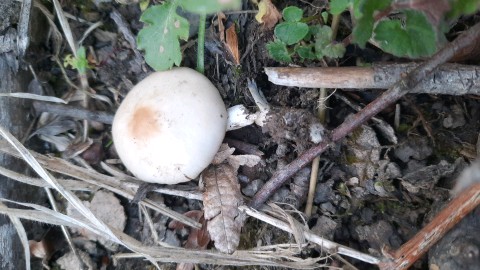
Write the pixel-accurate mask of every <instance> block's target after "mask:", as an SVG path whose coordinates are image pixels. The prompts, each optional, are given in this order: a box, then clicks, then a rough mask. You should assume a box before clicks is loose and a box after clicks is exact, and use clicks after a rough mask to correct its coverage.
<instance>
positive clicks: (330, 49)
mask: <svg viewBox="0 0 480 270" xmlns="http://www.w3.org/2000/svg"><path fill="white" fill-rule="evenodd" d="M345 51H346V49H345V47H344V46H343V44H341V43H337V44H333V43H330V44H328V45H327V46H325V48H324V49H323V51H322V52H323V55H325V56H326V57H330V58H342V57H343V55H344V54H345Z"/></svg>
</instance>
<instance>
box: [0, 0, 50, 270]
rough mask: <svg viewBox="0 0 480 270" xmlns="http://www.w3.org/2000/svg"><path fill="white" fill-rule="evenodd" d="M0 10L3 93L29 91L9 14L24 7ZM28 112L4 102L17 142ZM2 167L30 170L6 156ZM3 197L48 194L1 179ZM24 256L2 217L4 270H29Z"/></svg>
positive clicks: (0, 261)
mask: <svg viewBox="0 0 480 270" xmlns="http://www.w3.org/2000/svg"><path fill="white" fill-rule="evenodd" d="M0 7H1V8H0V22H1V23H2V25H3V26H4V27H6V29H5V31H2V33H5V35H3V36H2V35H0V93H12V92H21V91H23V89H27V86H28V83H29V81H30V76H29V74H28V73H27V72H26V71H23V70H18V67H19V62H18V60H17V57H18V54H17V53H18V51H19V50H20V53H22V50H23V49H24V48H25V43H22V44H19V45H20V46H21V48H17V47H16V46H17V43H16V41H17V39H18V38H20V39H22V37H18V36H17V29H15V28H13V27H11V26H13V25H17V24H18V23H19V22H18V21H16V20H17V19H18V18H15V17H11V16H10V15H8V14H7V13H8V11H9V10H10V11H11V10H16V11H17V13H18V14H20V8H21V3H19V2H18V1H15V0H2V1H1V3H0ZM22 25H23V27H25V22H24V21H22ZM20 30H22V29H20ZM22 31H24V30H22ZM22 31H20V32H22ZM21 34H22V33H21ZM23 36H24V33H23ZM23 38H24V37H23ZM28 109H29V103H28V102H26V101H25V100H21V99H14V98H0V125H2V126H3V127H5V128H6V129H8V130H9V131H10V132H11V133H12V134H13V135H14V136H16V137H17V138H20V139H21V138H23V137H24V136H25V132H26V130H27V127H28V123H29V121H31V119H28V120H27V115H28ZM0 166H2V167H6V168H9V169H11V170H16V171H20V172H25V170H27V166H26V165H25V163H23V162H19V161H18V159H15V158H13V157H11V156H8V155H5V154H0ZM0 197H1V198H7V199H10V200H15V201H22V202H29V203H39V202H43V201H44V199H43V198H44V192H41V191H39V188H37V187H32V186H29V185H26V184H23V183H20V182H17V181H14V180H12V179H8V178H6V177H3V176H0ZM24 226H25V229H26V231H27V232H28V234H29V236H30V237H32V236H33V237H38V236H39V235H40V234H41V233H42V232H41V231H40V230H39V228H40V224H33V223H24ZM23 254H24V250H23V246H22V244H21V242H20V240H19V238H18V234H17V232H16V230H15V228H14V227H13V225H12V224H11V222H10V219H9V218H8V217H7V216H4V215H0V268H1V269H5V270H10V269H12V270H13V269H16V270H17V269H25V267H26V265H25V259H24V257H23ZM32 269H41V265H40V263H38V264H37V265H32Z"/></svg>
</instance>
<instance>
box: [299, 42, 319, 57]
mask: <svg viewBox="0 0 480 270" xmlns="http://www.w3.org/2000/svg"><path fill="white" fill-rule="evenodd" d="M295 52H296V53H297V54H298V56H300V58H302V59H309V60H314V59H316V58H317V57H316V56H315V53H313V46H312V45H308V46H304V45H298V46H295Z"/></svg>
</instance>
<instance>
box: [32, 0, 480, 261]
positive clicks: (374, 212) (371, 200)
mask: <svg viewBox="0 0 480 270" xmlns="http://www.w3.org/2000/svg"><path fill="white" fill-rule="evenodd" d="M94 2H98V3H99V4H98V5H95V3H94ZM100 2H101V3H100ZM277 2H278V4H277V6H278V8H279V10H281V9H282V8H283V7H285V6H288V5H289V4H291V5H296V6H298V7H300V8H302V9H303V10H304V12H305V14H306V15H312V14H316V13H318V8H316V6H318V5H319V3H320V4H321V3H322V1H277ZM45 6H47V7H48V8H49V9H50V10H53V9H52V7H51V4H50V3H46V4H45ZM63 8H64V11H65V12H67V13H69V14H71V18H72V19H70V20H69V22H70V24H71V27H72V32H73V34H74V36H75V38H76V39H77V40H78V39H79V38H81V37H82V35H83V34H84V33H85V31H86V30H87V29H88V28H89V27H90V26H91V25H92V23H94V22H97V21H101V22H103V25H102V26H100V27H98V28H96V29H95V30H94V31H93V32H92V33H90V34H89V35H87V36H86V38H85V39H84V41H83V45H84V46H85V47H86V48H87V56H88V57H87V58H88V60H89V63H90V66H91V69H90V70H89V71H88V74H87V77H88V83H89V85H90V87H91V88H92V89H94V91H95V95H96V98H95V97H94V98H92V99H91V100H90V105H89V109H91V110H96V111H106V112H108V113H111V114H113V113H114V112H115V110H116V108H117V107H118V105H119V104H120V102H121V100H122V99H123V97H124V96H125V95H126V93H128V91H129V89H131V88H132V86H133V85H135V84H136V83H137V82H139V81H140V80H141V79H143V78H145V77H146V76H147V75H148V74H149V73H150V72H152V69H151V68H150V67H148V66H147V65H146V64H145V63H144V61H143V59H142V58H141V54H142V52H141V51H140V52H139V51H138V50H137V49H136V48H134V47H132V46H131V44H130V43H129V38H131V37H133V38H135V36H136V34H137V33H138V31H139V30H140V29H141V27H142V23H141V22H139V17H140V15H141V11H140V8H139V5H138V4H130V5H123V4H119V3H114V2H112V1H108V0H107V1H63ZM255 9H256V7H255V6H254V5H253V4H252V3H251V2H250V1H245V3H244V10H247V11H245V12H238V13H232V14H228V16H227V20H226V25H227V26H228V25H230V24H233V23H235V25H236V27H237V31H236V33H237V35H238V41H239V44H238V48H239V51H240V64H239V65H235V64H233V59H232V58H231V55H230V54H229V53H228V51H227V50H226V48H225V47H224V45H223V43H222V42H221V41H220V40H219V35H218V29H217V28H216V27H215V23H216V17H210V18H208V19H207V27H208V28H207V38H206V59H205V62H206V63H205V70H206V71H207V72H206V76H207V77H208V78H209V79H210V80H211V81H212V82H213V83H214V85H215V86H216V87H217V88H218V90H219V91H220V93H221V96H222V98H223V100H224V102H225V105H226V106H227V108H228V107H230V106H233V105H237V104H243V105H245V106H246V107H247V108H249V109H251V110H255V102H254V100H253V99H252V96H251V95H250V92H249V90H248V88H247V80H248V79H252V80H254V81H255V82H256V84H257V85H258V88H259V89H260V90H261V91H262V92H263V94H264V96H265V98H266V99H267V101H268V102H269V104H270V105H271V106H272V107H275V108H276V109H275V110H277V112H279V115H281V117H278V119H275V120H274V121H272V123H273V124H269V125H267V126H265V127H263V129H262V128H261V127H258V126H255V125H252V126H248V127H245V128H242V129H238V130H235V131H230V132H228V133H227V134H226V140H227V141H228V140H234V141H236V142H238V141H240V142H242V143H243V144H246V145H248V146H250V147H253V148H254V149H255V151H261V152H262V153H263V154H262V156H261V158H262V161H261V162H260V163H259V164H258V165H256V166H255V167H253V168H248V167H242V168H240V171H239V175H238V179H239V182H240V185H241V190H242V193H243V195H244V197H245V199H246V201H248V200H250V199H251V198H252V197H253V195H254V194H255V193H256V192H257V191H258V190H259V189H260V188H261V187H262V186H263V184H265V183H266V182H267V181H268V180H269V179H270V177H271V176H272V174H273V173H274V172H275V171H276V170H278V169H279V168H282V166H285V165H286V164H288V163H290V162H292V161H293V160H295V159H296V158H297V157H298V156H299V155H300V154H302V153H303V152H304V151H306V150H307V149H309V148H310V147H311V146H313V143H311V142H310V141H309V140H308V138H307V137H308V130H307V127H308V125H309V124H310V123H311V121H314V120H312V118H314V119H315V115H316V112H317V109H318V99H319V90H318V89H307V88H298V87H285V86H279V85H275V84H272V83H270V82H269V81H268V78H267V76H266V74H265V73H264V71H263V68H264V67H276V66H284V65H283V64H281V63H278V62H276V61H274V60H272V59H271V58H270V57H269V56H268V53H267V51H266V43H268V42H269V41H272V39H273V30H265V29H263V28H261V27H259V24H258V22H257V21H256V20H255V19H254V16H255V13H253V12H248V11H250V10H255ZM114 12H116V14H118V15H119V16H120V17H121V18H123V21H124V22H125V25H124V26H120V25H119V23H118V21H117V22H116V21H114V20H113V19H112V14H114ZM190 19H191V20H192V21H191V22H192V24H195V17H191V18H190ZM476 21H478V16H471V17H469V18H467V19H465V21H462V22H460V23H459V24H461V26H459V27H458V28H459V29H455V28H454V30H453V31H461V30H464V29H465V28H467V27H468V25H473V23H474V22H476ZM41 23H42V24H45V25H48V24H47V22H46V21H42V22H41ZM121 27H125V28H124V29H121ZM345 27H346V26H341V28H340V31H339V36H340V37H341V38H343V37H345V36H342V35H345V33H346V32H347V30H348V29H343V28H345ZM462 27H463V29H460V28H462ZM45 28H48V27H47V26H46V27H45ZM125 29H126V30H128V31H127V32H131V35H132V36H130V37H128V36H126V35H125V33H126V32H125V31H126V30H125ZM342 31H343V32H342ZM453 34H454V33H452V35H453ZM52 35H54V33H53V32H46V33H45V35H43V37H40V41H41V42H39V43H40V44H42V45H41V46H37V48H36V51H32V52H30V54H29V55H27V59H28V61H29V62H30V63H31V65H32V67H33V69H34V70H35V73H36V75H37V76H38V77H39V80H40V81H41V82H42V83H43V91H44V92H43V94H45V95H55V96H58V97H65V95H66V94H67V93H71V91H72V86H71V85H69V83H68V81H67V78H68V79H69V80H70V81H71V82H72V83H73V84H74V85H79V84H80V82H79V81H78V80H77V76H76V73H75V71H74V70H72V69H69V68H67V69H65V71H66V73H62V70H61V69H60V68H59V66H58V64H57V63H56V62H55V61H54V60H53V59H54V55H55V53H54V50H55V46H56V44H55V41H53V38H52ZM195 38H196V37H195V34H194V31H193V33H192V40H195ZM60 44H61V47H60V54H59V59H64V57H65V55H67V54H69V53H71V52H70V51H69V50H68V47H67V46H65V44H66V43H65V42H62V43H60ZM183 49H184V60H183V62H182V65H183V66H188V67H192V68H194V67H195V59H196V44H195V43H185V44H183ZM138 53H140V55H139V54H138ZM359 59H361V60H362V61H363V62H366V63H373V62H393V63H402V62H407V61H408V59H399V58H395V57H393V56H391V55H389V54H386V53H383V52H382V51H380V50H379V49H377V48H375V47H373V46H370V45H368V46H367V48H366V49H360V48H359V47H357V46H355V45H349V46H348V47H347V52H346V55H345V56H344V57H343V58H342V59H340V60H338V61H329V62H327V64H328V65H329V66H352V65H355V63H356V62H357V61H358V60H359ZM294 63H295V65H298V66H319V65H320V64H319V63H318V62H314V61H305V62H300V61H296V62H294ZM469 64H478V60H475V59H473V60H470V61H469ZM383 91H384V90H368V89H367V90H361V91H342V89H336V90H335V91H334V90H329V94H331V96H330V97H329V98H328V105H327V106H328V108H327V110H326V112H327V117H326V123H325V124H324V126H325V128H326V129H327V130H332V129H333V128H335V127H336V126H338V125H339V124H341V123H342V122H343V121H344V120H345V119H347V118H348V117H349V116H350V115H351V114H353V113H355V112H356V111H355V110H354V109H352V108H351V107H350V106H349V105H347V104H346V103H345V102H344V99H348V100H349V101H350V102H351V103H353V104H356V105H359V106H362V107H363V106H365V105H366V104H368V103H369V102H371V101H372V100H374V99H375V98H376V97H378V96H379V95H380V94H381V93H382V92H383ZM105 100H108V102H105ZM397 108H399V109H400V115H399V116H400V118H399V120H400V121H399V126H397V127H395V133H394V134H395V137H392V136H391V135H389V134H386V133H385V132H383V131H382V128H381V127H379V125H378V124H376V122H373V121H369V122H367V123H366V124H365V125H363V126H361V127H360V128H358V129H356V130H355V131H354V132H352V133H351V134H349V135H348V136H347V137H346V138H345V139H344V140H341V142H340V143H338V144H336V145H335V146H334V147H332V148H330V149H329V150H328V151H327V152H325V153H324V154H322V155H321V157H320V166H319V168H320V170H319V173H318V177H317V180H318V184H317V186H316V190H315V196H314V204H313V211H312V215H311V217H309V218H308V219H305V220H304V221H302V219H299V221H300V222H305V226H308V227H309V228H310V229H311V231H312V232H314V233H316V234H318V235H321V236H322V237H325V238H327V239H330V240H333V241H335V242H337V243H339V244H343V245H345V246H348V247H351V248H353V249H356V250H358V251H361V252H365V253H369V254H372V255H375V256H378V257H380V256H382V250H385V249H390V250H395V249H398V248H399V247H400V246H401V245H402V244H403V243H405V242H406V241H407V240H409V239H410V238H412V237H413V236H414V235H415V233H416V232H418V231H419V230H420V229H421V228H422V227H423V226H424V225H425V224H426V223H427V222H428V221H429V220H430V219H431V218H432V217H433V216H434V213H436V212H437V211H438V209H441V207H442V206H443V205H444V204H445V202H446V201H448V199H449V197H450V193H449V191H450V189H452V188H453V186H454V184H455V179H456V178H457V176H458V175H459V173H460V172H461V171H462V170H463V169H465V168H466V167H467V166H468V165H469V163H470V162H471V161H473V160H474V159H475V157H476V156H477V155H478V153H479V150H480V145H479V144H480V135H479V131H480V98H479V97H478V96H474V95H467V96H447V95H429V94H410V95H407V96H406V97H404V98H402V99H401V100H400V101H398V102H397V103H396V106H395V105H392V106H391V107H388V108H387V109H385V110H384V111H382V112H381V113H380V114H379V115H377V118H379V119H381V120H383V121H385V123H386V125H388V126H391V127H393V125H394V121H395V117H396V116H397V115H398V111H396V109H397ZM282 110H288V113H287V114H285V112H282ZM280 112H282V113H280ZM285 115H286V116H285ZM77 122H78V120H74V119H73V118H71V117H64V118H62V119H61V121H56V122H50V123H46V124H42V123H43V122H41V121H39V122H38V124H37V125H36V126H35V128H34V129H33V131H32V132H33V134H34V136H32V137H31V138H30V141H29V144H30V145H33V146H34V148H35V149H37V151H39V152H42V153H48V154H53V155H56V156H60V157H63V158H65V159H69V158H71V157H72V156H75V155H77V154H78V153H79V154H78V155H79V156H80V157H82V158H83V159H84V160H86V161H87V162H88V163H89V164H90V165H91V166H92V167H93V168H94V169H95V170H98V171H100V172H102V173H105V169H104V168H102V167H101V166H100V165H99V164H100V163H99V162H100V161H109V160H115V159H117V158H118V156H117V155H116V153H115V151H114V149H113V147H112V144H111V127H110V126H109V125H106V124H99V123H98V124H96V125H93V126H92V127H91V128H90V130H89V134H88V137H89V138H90V139H91V140H92V142H93V144H92V145H90V146H89V147H88V148H86V150H82V151H79V152H75V150H76V149H71V148H72V147H71V145H73V144H75V138H78V137H79V136H80V135H81V130H80V129H79V127H78V124H77ZM65 134H68V136H70V138H69V140H68V142H69V145H70V146H68V147H67V148H66V149H65V148H64V149H61V150H59V147H58V145H59V144H60V143H59V142H54V143H51V142H46V141H45V136H44V137H43V139H42V137H41V136H40V135H55V136H53V137H57V138H62V137H64V135H65ZM68 136H67V137H68ZM72 137H73V138H72ZM50 138H52V137H50ZM30 147H32V146H30ZM249 149H250V148H249ZM72 152H75V153H76V154H75V155H71V153H72ZM248 152H249V150H244V149H242V148H241V147H240V148H239V149H237V152H236V153H239V154H245V153H248ZM113 166H114V167H115V168H117V169H118V170H124V169H125V168H124V167H122V166H121V165H120V164H113ZM309 179H310V168H309V167H307V168H305V169H303V170H301V171H300V172H299V173H297V175H296V176H294V177H293V179H291V180H289V181H288V182H287V184H285V185H283V186H282V187H281V188H280V189H279V190H278V191H277V192H276V193H275V194H274V195H273V197H272V198H271V200H272V201H273V202H277V203H278V204H279V205H280V206H281V207H282V208H284V209H286V210H288V211H290V212H292V211H293V210H299V211H303V210H304V208H305V199H306V193H307V191H308V185H309ZM181 188H186V189H189V190H192V189H193V190H197V189H198V188H197V182H195V181H194V182H192V183H190V184H186V185H181ZM79 196H82V197H84V198H89V199H90V198H91V196H90V195H89V194H88V193H84V194H83V193H79ZM147 197H148V198H150V199H152V200H158V201H159V202H162V203H164V204H165V205H166V206H167V207H169V208H170V209H172V210H174V211H176V212H178V213H186V212H188V211H193V210H202V209H203V207H202V203H201V202H200V201H198V200H192V199H185V198H181V197H178V196H172V195H159V194H156V193H151V192H150V193H148V194H147ZM117 200H119V203H120V204H121V205H122V206H123V207H124V209H125V213H126V221H125V223H126V228H125V232H127V234H129V235H131V236H133V237H135V238H136V239H137V240H140V241H142V242H143V243H146V244H153V240H152V239H151V235H150V232H149V227H148V225H147V222H146V221H145V220H144V219H142V218H141V217H140V216H139V210H138V207H137V205H136V204H132V203H131V202H130V201H129V200H127V199H125V198H122V197H117ZM479 216H480V215H479V213H478V209H477V210H476V211H475V212H474V213H473V214H471V215H470V217H469V218H467V219H465V221H464V225H462V226H464V228H463V229H461V228H460V229H458V228H457V229H456V230H457V231H456V234H457V235H455V236H454V238H455V239H456V240H452V241H453V242H454V241H462V240H458V239H464V240H465V242H462V243H461V244H462V245H463V246H462V247H461V249H460V251H458V250H457V251H456V252H453V251H452V250H451V249H448V248H443V249H442V247H440V246H439V247H436V248H435V249H434V250H433V251H432V252H431V253H430V254H429V255H427V256H424V257H423V258H422V259H421V260H419V261H418V262H417V263H415V264H414V266H413V267H412V269H428V267H429V265H430V264H432V262H438V261H439V260H446V261H449V262H450V268H446V269H480V266H479V265H480V255H479V250H480V245H479V243H480V238H479V237H480V234H478V233H477V234H472V233H471V232H472V231H474V230H476V231H477V232H480V220H479V218H478V217H479ZM152 220H153V223H154V224H155V225H154V226H155V228H156V231H157V233H158V235H159V237H160V238H162V239H163V240H164V241H165V242H167V243H169V244H170V245H173V246H177V247H180V246H182V245H183V243H184V242H185V241H186V240H187V238H188V230H187V229H180V230H174V229H172V228H171V227H169V224H170V223H171V219H169V218H168V217H166V216H163V215H161V214H153V215H152ZM79 235H80V234H79V233H78V232H73V236H74V239H75V243H76V244H77V245H78V246H79V247H80V250H83V251H84V252H86V254H89V257H90V258H91V260H92V261H93V263H94V265H96V267H97V269H132V270H133V269H153V266H151V265H150V263H148V262H147V261H144V260H142V259H120V260H118V261H117V264H116V266H114V263H113V262H112V261H111V257H110V256H111V255H112V254H114V253H116V252H119V251H122V249H121V248H118V247H116V248H112V247H105V245H103V244H100V243H98V242H96V243H94V242H91V241H87V240H86V239H85V238H84V237H80V236H79ZM465 235H466V236H465ZM62 237H63V236H62V235H61V232H60V230H59V229H56V228H50V229H49V230H48V233H47V234H46V235H44V236H42V239H50V240H49V241H53V242H57V243H56V244H55V247H56V248H55V249H54V251H53V252H52V254H50V257H49V260H48V261H47V264H48V265H50V266H52V267H54V268H53V269H57V268H55V266H54V265H55V263H56V261H57V260H58V258H60V257H61V256H63V255H64V254H65V253H66V252H67V251H68V247H67V245H66V244H65V242H64V241H63V240H62V241H60V240H58V239H61V238H62ZM467 238H468V239H470V240H466V239H467ZM42 239H40V238H39V239H35V240H37V241H39V240H42ZM52 239H54V240H52ZM445 241H447V240H445ZM468 241H470V242H468ZM466 242H468V243H471V244H468V245H467V244H465V243H466ZM282 243H295V238H294V237H293V236H292V235H291V234H287V233H285V232H283V231H281V230H280V229H277V228H274V227H272V226H270V225H267V224H266V223H263V222H261V221H258V220H256V219H253V218H250V219H248V220H247V221H246V224H245V225H244V227H243V229H242V234H241V240H240V248H241V249H248V248H253V247H256V246H260V245H264V246H265V245H276V244H282ZM450 243H452V242H450ZM447 245H448V244H447ZM107 246H108V245H107ZM207 247H208V248H213V245H212V244H209V245H208V246H207ZM442 250H443V251H442ZM324 255H325V253H324V252H323V251H322V249H321V248H319V247H318V246H315V245H308V246H306V247H305V248H304V249H303V250H302V252H301V254H300V255H299V256H300V257H303V258H310V257H311V258H317V257H320V256H324ZM429 258H430V259H429ZM347 260H348V261H349V262H350V263H351V264H352V265H353V266H355V267H357V268H358V269H372V265H369V264H366V263H362V262H359V261H357V260H354V259H347ZM321 262H322V263H325V264H326V265H329V266H331V267H342V266H345V264H344V263H343V262H342V261H341V260H340V259H338V258H337V257H331V258H328V259H325V260H324V261H321ZM174 267H175V264H166V265H163V266H162V268H163V269H173V268H174ZM198 267H200V269H223V268H225V269H227V268H230V267H225V266H212V265H203V264H202V265H199V266H198ZM345 267H346V266H345ZM252 268H254V269H257V268H262V267H256V266H255V267H252ZM345 269H350V268H345Z"/></svg>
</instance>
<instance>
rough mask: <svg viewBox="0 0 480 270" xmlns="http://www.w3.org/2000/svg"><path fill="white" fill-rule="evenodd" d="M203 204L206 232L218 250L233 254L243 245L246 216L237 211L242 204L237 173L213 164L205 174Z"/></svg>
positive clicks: (227, 165) (225, 166) (229, 166)
mask: <svg viewBox="0 0 480 270" xmlns="http://www.w3.org/2000/svg"><path fill="white" fill-rule="evenodd" d="M203 180H204V182H205V192H204V193H203V203H204V208H205V209H204V212H205V219H206V220H208V224H207V230H208V232H209V234H210V237H211V239H212V240H213V241H214V242H215V247H216V248H217V249H218V250H220V251H221V252H225V253H233V252H234V251H235V250H236V249H237V247H238V244H239V242H240V231H241V229H242V225H243V222H244V215H243V214H241V212H240V211H239V210H238V206H240V205H242V204H243V199H242V194H241V192H240V184H239V183H238V180H237V170H236V169H235V168H233V166H231V165H230V164H225V163H224V164H219V165H212V166H210V167H209V168H207V169H206V170H205V172H204V173H203Z"/></svg>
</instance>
